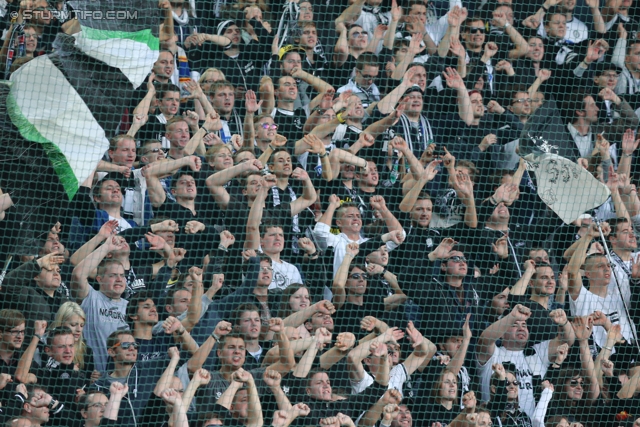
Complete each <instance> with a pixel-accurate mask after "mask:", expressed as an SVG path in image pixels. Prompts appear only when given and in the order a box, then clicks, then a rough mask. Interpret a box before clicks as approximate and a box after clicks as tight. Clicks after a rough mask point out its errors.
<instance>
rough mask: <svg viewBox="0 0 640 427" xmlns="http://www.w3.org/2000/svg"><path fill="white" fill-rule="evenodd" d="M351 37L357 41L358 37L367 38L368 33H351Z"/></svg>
mask: <svg viewBox="0 0 640 427" xmlns="http://www.w3.org/2000/svg"><path fill="white" fill-rule="evenodd" d="M351 35H352V36H353V38H355V39H357V38H358V37H360V36H362V37H367V36H368V35H369V33H367V32H366V31H354V32H353V33H351Z"/></svg>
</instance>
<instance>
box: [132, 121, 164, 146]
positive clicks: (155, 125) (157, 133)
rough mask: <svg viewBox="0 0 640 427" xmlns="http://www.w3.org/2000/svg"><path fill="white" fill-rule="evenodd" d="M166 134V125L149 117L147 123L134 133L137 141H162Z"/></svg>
mask: <svg viewBox="0 0 640 427" xmlns="http://www.w3.org/2000/svg"><path fill="white" fill-rule="evenodd" d="M166 133H167V125H166V123H162V122H161V121H160V120H158V118H157V117H156V116H149V121H148V122H147V123H146V124H145V125H144V126H142V127H141V128H140V130H139V131H138V132H137V133H136V139H137V140H139V141H147V140H149V139H155V140H158V141H162V137H163V136H165V134H166Z"/></svg>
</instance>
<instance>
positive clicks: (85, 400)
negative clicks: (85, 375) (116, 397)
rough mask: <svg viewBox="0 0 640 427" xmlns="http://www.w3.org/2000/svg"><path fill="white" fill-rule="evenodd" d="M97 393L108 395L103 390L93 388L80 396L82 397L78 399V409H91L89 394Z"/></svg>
mask: <svg viewBox="0 0 640 427" xmlns="http://www.w3.org/2000/svg"><path fill="white" fill-rule="evenodd" d="M95 394H103V395H105V396H106V394H104V393H103V392H101V391H98V390H95V389H92V391H90V392H88V393H85V394H83V395H82V396H80V399H79V400H78V409H80V410H81V411H86V410H87V409H89V396H93V395H95Z"/></svg>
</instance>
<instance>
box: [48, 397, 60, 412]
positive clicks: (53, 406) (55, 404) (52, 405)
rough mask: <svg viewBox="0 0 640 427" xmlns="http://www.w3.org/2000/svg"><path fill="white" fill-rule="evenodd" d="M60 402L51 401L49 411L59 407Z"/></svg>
mask: <svg viewBox="0 0 640 427" xmlns="http://www.w3.org/2000/svg"><path fill="white" fill-rule="evenodd" d="M58 403H60V402H58V401H57V400H54V399H51V403H49V409H51V410H53V408H55V407H56V406H58Z"/></svg>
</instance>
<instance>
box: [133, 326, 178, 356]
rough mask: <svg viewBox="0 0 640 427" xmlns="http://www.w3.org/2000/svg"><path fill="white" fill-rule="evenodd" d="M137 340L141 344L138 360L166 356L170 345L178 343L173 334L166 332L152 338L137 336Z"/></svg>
mask: <svg viewBox="0 0 640 427" xmlns="http://www.w3.org/2000/svg"><path fill="white" fill-rule="evenodd" d="M136 342H137V343H138V344H139V345H140V347H139V348H138V360H139V361H141V362H145V361H147V360H152V359H161V358H163V357H166V355H167V351H168V350H169V347H173V346H175V345H176V342H175V340H174V339H173V336H171V335H170V334H165V333H164V332H161V333H160V334H158V335H154V336H153V337H152V338H151V339H150V340H145V339H142V338H137V339H136Z"/></svg>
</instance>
